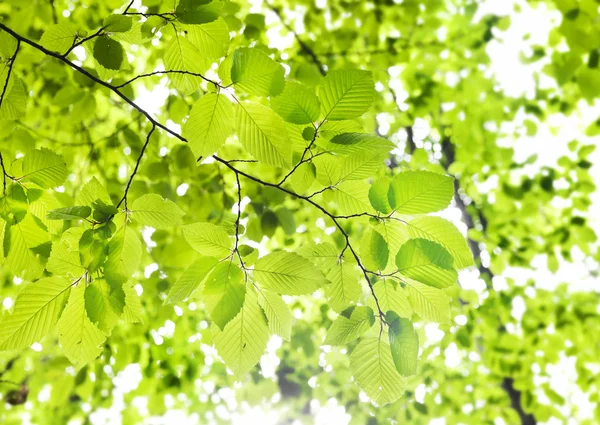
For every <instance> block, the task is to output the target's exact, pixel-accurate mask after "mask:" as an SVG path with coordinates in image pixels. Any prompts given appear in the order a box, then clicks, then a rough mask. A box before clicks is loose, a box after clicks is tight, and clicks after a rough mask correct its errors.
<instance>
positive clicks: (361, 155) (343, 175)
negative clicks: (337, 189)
mask: <svg viewBox="0 0 600 425" xmlns="http://www.w3.org/2000/svg"><path fill="white" fill-rule="evenodd" d="M388 156H389V153H388V152H385V153H381V152H378V151H370V150H366V151H363V152H360V151H359V152H354V153H353V154H351V155H349V156H347V157H346V158H344V161H343V162H342V169H341V172H340V180H363V179H366V178H369V177H371V176H373V175H376V174H377V171H378V170H379V169H380V168H381V167H382V166H383V165H385V164H384V159H385V158H387V157H388ZM369 193H370V192H369Z"/></svg>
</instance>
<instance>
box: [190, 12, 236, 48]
mask: <svg viewBox="0 0 600 425" xmlns="http://www.w3.org/2000/svg"><path fill="white" fill-rule="evenodd" d="M186 31H187V38H188V39H189V40H190V42H191V43H192V44H193V45H194V46H196V48H197V49H198V51H199V52H200V54H201V55H202V56H204V57H208V58H221V57H223V56H225V55H226V54H227V49H228V48H229V28H228V27H227V23H226V22H225V20H224V19H223V18H219V19H217V20H216V21H213V22H209V23H206V24H202V25H189V26H187V27H186Z"/></svg>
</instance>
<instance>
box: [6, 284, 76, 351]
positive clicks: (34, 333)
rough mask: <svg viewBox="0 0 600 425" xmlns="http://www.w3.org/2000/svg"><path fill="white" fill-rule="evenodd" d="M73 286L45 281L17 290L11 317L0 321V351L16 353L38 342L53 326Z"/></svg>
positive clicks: (8, 315) (9, 315) (8, 316)
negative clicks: (13, 351)
mask: <svg viewBox="0 0 600 425" xmlns="http://www.w3.org/2000/svg"><path fill="white" fill-rule="evenodd" d="M72 284H73V282H72V281H71V280H69V279H64V278H59V277H47V278H43V279H40V280H38V281H35V282H33V283H30V284H28V285H27V286H25V287H24V288H23V290H21V292H20V293H19V295H18V296H17V299H16V301H15V305H14V307H13V312H12V314H5V315H4V317H2V321H0V350H20V349H23V348H26V347H29V346H30V345H31V344H33V343H34V342H37V341H39V340H40V339H42V338H43V337H44V336H45V335H46V334H47V333H48V332H50V330H51V329H52V328H54V325H56V322H57V321H58V318H59V316H60V314H61V312H62V310H63V308H64V306H65V302H66V301H67V298H68V296H69V290H70V289H71V286H72Z"/></svg>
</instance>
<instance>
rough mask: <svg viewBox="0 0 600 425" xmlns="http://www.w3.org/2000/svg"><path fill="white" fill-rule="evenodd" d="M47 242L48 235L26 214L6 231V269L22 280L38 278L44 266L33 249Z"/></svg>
mask: <svg viewBox="0 0 600 425" xmlns="http://www.w3.org/2000/svg"><path fill="white" fill-rule="evenodd" d="M48 241H49V238H48V233H47V232H45V231H44V230H43V229H42V228H41V227H40V226H39V224H38V223H37V222H36V221H35V220H34V218H33V216H32V215H31V214H27V215H26V216H25V218H23V220H21V221H20V222H18V223H17V224H15V225H14V226H11V227H9V228H8V229H7V234H6V236H5V245H4V249H5V253H6V260H5V263H4V265H5V266H6V269H7V270H8V271H10V272H11V273H12V274H14V275H15V276H18V277H22V278H23V279H27V280H33V279H37V278H39V277H40V275H41V274H42V272H43V270H44V266H43V265H42V264H41V261H40V258H39V256H38V255H37V254H36V253H35V252H34V249H35V248H36V247H39V246H40V245H42V244H45V243H47V242H48ZM6 242H8V243H6Z"/></svg>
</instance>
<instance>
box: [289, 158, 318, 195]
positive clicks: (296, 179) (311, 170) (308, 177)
mask: <svg viewBox="0 0 600 425" xmlns="http://www.w3.org/2000/svg"><path fill="white" fill-rule="evenodd" d="M315 176H316V168H315V165H314V164H313V163H312V162H304V163H302V164H300V166H298V168H296V171H294V174H292V176H291V177H290V183H291V184H292V188H294V191H295V192H296V193H298V194H302V193H304V192H306V191H307V190H308V189H309V188H310V186H311V185H312V184H313V182H314V181H315Z"/></svg>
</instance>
